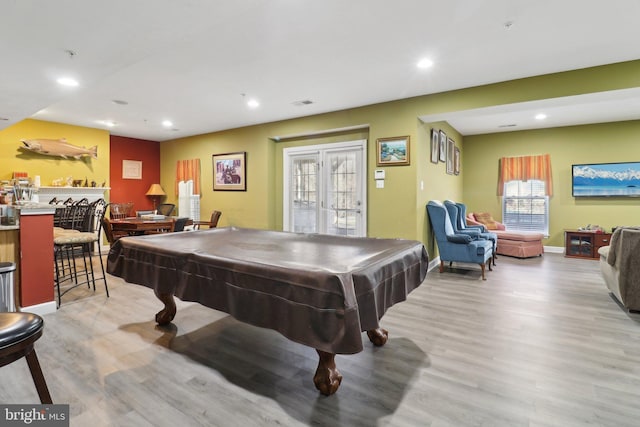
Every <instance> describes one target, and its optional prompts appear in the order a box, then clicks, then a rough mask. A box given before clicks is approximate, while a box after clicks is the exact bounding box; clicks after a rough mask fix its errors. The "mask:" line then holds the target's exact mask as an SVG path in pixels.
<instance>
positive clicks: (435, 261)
mask: <svg viewBox="0 0 640 427" xmlns="http://www.w3.org/2000/svg"><path fill="white" fill-rule="evenodd" d="M439 265H440V257H439V256H437V257H435V258H434V259H432V260H431V261H430V262H429V266H428V268H427V271H431V270H433V269H434V268H436V267H438V266H439Z"/></svg>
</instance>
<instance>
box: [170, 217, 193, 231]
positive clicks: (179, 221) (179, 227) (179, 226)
mask: <svg viewBox="0 0 640 427" xmlns="http://www.w3.org/2000/svg"><path fill="white" fill-rule="evenodd" d="M188 221H189V217H186V216H183V217H179V218H176V220H175V222H174V223H173V231H184V226H185V225H187V222H188Z"/></svg>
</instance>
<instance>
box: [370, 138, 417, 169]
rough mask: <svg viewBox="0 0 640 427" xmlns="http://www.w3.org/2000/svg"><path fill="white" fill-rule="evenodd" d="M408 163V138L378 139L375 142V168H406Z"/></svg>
mask: <svg viewBox="0 0 640 427" xmlns="http://www.w3.org/2000/svg"><path fill="white" fill-rule="evenodd" d="M408 164H410V163H409V136H397V137H394V138H378V139H377V140H376V165H377V166H406V165H408Z"/></svg>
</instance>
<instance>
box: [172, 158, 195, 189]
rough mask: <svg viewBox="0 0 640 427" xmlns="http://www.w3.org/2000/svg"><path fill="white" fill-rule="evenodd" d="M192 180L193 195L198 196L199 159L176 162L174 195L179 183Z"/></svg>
mask: <svg viewBox="0 0 640 427" xmlns="http://www.w3.org/2000/svg"><path fill="white" fill-rule="evenodd" d="M190 179H191V180H193V194H200V159H191V160H178V162H177V165H176V194H178V183H179V182H180V181H188V180H190Z"/></svg>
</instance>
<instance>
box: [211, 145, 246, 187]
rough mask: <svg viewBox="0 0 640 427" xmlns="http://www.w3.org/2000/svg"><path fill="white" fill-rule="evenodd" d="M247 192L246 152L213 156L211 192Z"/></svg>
mask: <svg viewBox="0 0 640 427" xmlns="http://www.w3.org/2000/svg"><path fill="white" fill-rule="evenodd" d="M217 190H220V191H247V152H246V151H241V152H238V153H224V154H214V155H213V191H217Z"/></svg>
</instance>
